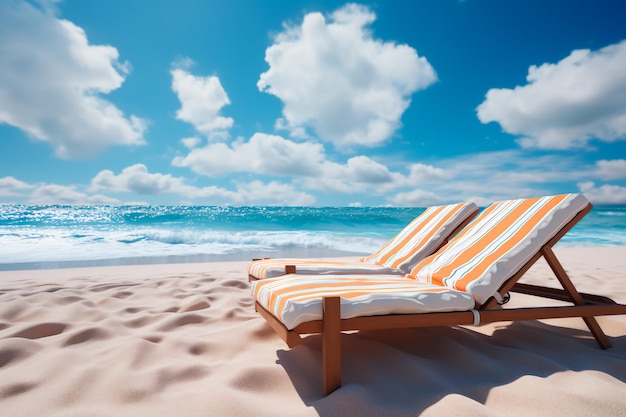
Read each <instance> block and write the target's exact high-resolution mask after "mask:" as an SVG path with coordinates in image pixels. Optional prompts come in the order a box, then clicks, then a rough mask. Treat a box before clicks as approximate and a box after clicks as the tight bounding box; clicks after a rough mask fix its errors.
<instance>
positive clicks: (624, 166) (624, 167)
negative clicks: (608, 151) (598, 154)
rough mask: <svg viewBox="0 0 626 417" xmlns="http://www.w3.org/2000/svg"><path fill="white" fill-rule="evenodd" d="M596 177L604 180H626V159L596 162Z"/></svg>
mask: <svg viewBox="0 0 626 417" xmlns="http://www.w3.org/2000/svg"><path fill="white" fill-rule="evenodd" d="M596 166H597V167H598V169H597V171H596V175H597V177H598V178H601V179H603V180H616V179H621V178H626V159H613V160H606V159H603V160H601V161H598V162H596Z"/></svg>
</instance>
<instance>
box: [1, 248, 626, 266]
mask: <svg viewBox="0 0 626 417" xmlns="http://www.w3.org/2000/svg"><path fill="white" fill-rule="evenodd" d="M611 248H626V246H622V245H601V246H597V245H596V246H589V245H581V246H576V245H572V244H564V245H562V244H557V245H556V246H555V250H562V249H565V250H568V249H575V250H591V251H595V250H602V249H605V250H607V251H613V250H615V249H611ZM617 250H619V249H617ZM368 254H369V253H365V252H350V251H341V250H336V249H328V248H319V247H290V248H281V249H272V250H258V251H252V250H250V251H242V252H235V253H225V254H208V253H207V254H194V255H166V256H137V257H128V258H108V259H89V260H68V261H41V262H15V263H0V272H2V271H22V270H47V269H70V268H90V267H107V266H131V265H138V266H141V265H168V264H188V263H191V264H193V263H214V262H249V261H251V260H252V259H256V258H348V257H349V258H355V257H362V256H367V255H368Z"/></svg>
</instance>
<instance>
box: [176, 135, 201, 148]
mask: <svg viewBox="0 0 626 417" xmlns="http://www.w3.org/2000/svg"><path fill="white" fill-rule="evenodd" d="M180 141H181V143H182V144H183V146H184V147H185V148H187V149H193V148H195V147H196V146H198V145H200V142H201V141H200V138H198V137H195V136H193V137H190V138H184V139H181V140H180Z"/></svg>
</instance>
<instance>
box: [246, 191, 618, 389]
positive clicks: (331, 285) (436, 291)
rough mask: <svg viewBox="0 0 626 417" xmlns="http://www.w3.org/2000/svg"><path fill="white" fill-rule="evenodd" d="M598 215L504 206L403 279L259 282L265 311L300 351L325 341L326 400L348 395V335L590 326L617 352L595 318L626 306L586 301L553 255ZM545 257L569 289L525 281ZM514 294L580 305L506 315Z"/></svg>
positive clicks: (578, 201)
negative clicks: (499, 325)
mask: <svg viewBox="0 0 626 417" xmlns="http://www.w3.org/2000/svg"><path fill="white" fill-rule="evenodd" d="M590 210H591V204H590V203H589V202H588V201H587V199H586V198H585V197H584V196H582V195H580V194H564V195H556V196H550V197H540V198H530V199H521V200H510V201H501V202H496V203H493V204H492V205H490V206H489V207H487V208H486V209H485V210H484V211H483V212H482V213H481V214H480V215H479V216H478V217H476V218H475V219H474V220H473V221H472V222H471V223H470V224H469V225H467V226H466V227H465V228H464V229H463V230H462V231H461V232H460V233H459V234H457V235H456V236H455V237H453V238H452V239H451V240H450V242H449V243H448V244H447V245H446V246H444V247H443V248H441V249H440V250H439V251H438V252H436V253H434V254H433V255H431V256H428V257H426V258H424V259H423V260H421V261H420V262H418V263H417V264H416V265H415V266H414V267H413V269H412V270H411V272H410V273H409V274H407V275H405V276H404V277H402V276H391V275H375V276H367V277H365V276H359V275H329V276H320V275H298V276H297V277H296V276H294V275H284V276H282V277H276V278H269V279H265V280H261V281H255V282H253V283H252V293H253V295H254V297H255V299H256V308H257V311H258V312H259V313H260V314H261V315H262V316H263V317H264V318H265V319H266V320H268V322H269V323H270V325H271V326H272V327H273V328H274V330H276V331H277V332H278V333H279V335H280V336H281V337H282V338H283V339H284V340H285V341H286V342H287V344H288V345H289V346H294V345H296V344H297V343H299V342H300V341H301V337H300V335H304V334H315V333H320V334H322V346H323V349H322V350H323V358H324V359H323V383H324V387H323V388H324V395H327V394H329V393H330V392H332V391H334V390H335V389H337V388H339V387H340V386H341V347H340V335H341V332H342V331H354V330H373V329H388V328H403V327H424V326H453V325H479V324H481V323H490V322H497V321H516V320H536V319H547V318H565V317H582V318H583V319H584V321H585V323H586V324H587V326H588V327H589V329H590V330H591V333H592V334H593V336H594V337H595V339H596V341H597V342H598V343H599V345H600V346H601V347H603V348H608V347H610V346H611V344H610V341H609V339H608V338H607V336H606V335H605V334H604V333H603V331H602V329H601V328H600V326H599V325H598V323H597V321H596V319H595V316H601V315H613V314H626V305H620V304H616V303H615V302H614V301H612V300H611V299H609V298H606V297H601V296H595V295H588V294H580V293H579V292H578V291H577V290H576V288H575V287H574V285H573V284H572V282H571V280H570V279H569V277H568V276H567V273H566V272H565V270H564V269H563V267H562V266H561V264H560V263H559V261H558V260H557V258H556V256H555V255H554V252H553V251H552V247H553V246H554V245H555V244H556V243H557V242H558V241H559V239H561V237H562V236H563V235H565V233H567V231H568V230H569V229H571V228H572V227H573V226H574V225H575V224H576V223H577V222H578V221H579V220H580V219H581V218H582V217H584V215H585V214H586V213H588V212H589V211H590ZM542 256H543V257H544V258H545V259H546V261H547V262H548V264H549V265H550V267H551V268H552V270H553V272H554V273H555V275H556V277H557V278H558V280H559V282H560V283H561V285H562V286H563V290H559V289H553V288H547V287H541V286H535V285H528V284H520V283H518V282H517V281H518V280H519V278H520V277H521V276H522V275H523V274H524V273H525V272H526V271H527V270H528V269H529V268H530V267H531V266H532V265H533V264H534V263H535V262H536V261H537V260H538V259H539V258H540V257H542ZM509 292H518V293H525V294H530V295H534V296H538V297H544V298H550V299H556V300H561V301H568V302H570V303H571V304H573V305H563V306H561V307H554V306H551V307H531V308H500V307H498V305H499V304H502V303H504V299H505V297H506V296H507V295H508V293H509ZM496 307H497V308H496Z"/></svg>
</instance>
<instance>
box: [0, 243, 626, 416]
mask: <svg viewBox="0 0 626 417" xmlns="http://www.w3.org/2000/svg"><path fill="white" fill-rule="evenodd" d="M555 252H556V253H557V255H558V256H559V259H560V260H561V262H562V263H563V265H564V267H565V269H566V270H567V271H568V273H569V274H570V276H571V278H572V280H573V282H574V283H575V284H576V286H577V287H578V289H579V290H580V291H585V292H593V293H596V294H601V295H607V296H610V297H612V298H613V299H615V300H616V301H619V302H622V303H626V272H625V271H626V247H589V248H557V249H556V250H555ZM246 267H247V262H211V263H186V264H163V265H160V264H152V265H130V266H102V267H93V268H72V269H50V270H20V271H3V272H0V416H3V417H5V416H55V417H61V416H63V417H78V416H81V417H83V416H90V417H98V416H317V415H319V416H507V417H511V416H618V415H625V414H626V316H620V317H603V318H599V322H600V324H601V325H602V327H603V329H604V330H605V332H606V333H607V334H608V335H609V337H610V340H611V342H612V343H613V348H612V349H609V350H602V349H600V348H599V347H598V346H597V344H596V343H595V341H594V340H593V338H592V337H591V336H590V334H589V333H588V332H587V330H586V327H585V326H584V324H583V322H582V320H580V319H565V320H548V321H542V322H525V323H520V322H517V323H513V324H512V323H508V322H505V323H496V324H492V325H484V326H478V327H473V326H467V327H455V328H430V329H409V330H393V331H391V330H389V331H377V332H364V333H360V334H350V335H344V336H343V339H342V343H343V358H344V364H343V366H344V368H343V375H344V386H343V387H342V388H341V389H339V390H338V391H336V392H335V393H333V394H331V395H330V396H328V397H326V398H323V397H322V395H321V348H320V347H321V345H320V339H319V337H318V336H310V337H308V338H306V340H305V341H304V343H303V344H302V345H300V346H298V347H295V348H293V349H289V348H287V346H286V345H285V344H284V343H283V342H282V340H281V339H280V338H279V337H278V336H276V335H275V333H274V332H273V331H272V330H271V329H270V327H269V326H268V325H267V324H266V322H265V321H264V320H263V319H262V318H261V317H260V316H259V315H257V314H256V313H255V311H254V307H253V299H252V297H251V295H250V290H249V284H248V282H247V278H246ZM524 281H525V282H531V283H542V284H544V285H551V286H557V281H556V278H554V275H553V274H552V272H551V271H550V270H549V268H548V267H547V265H546V264H545V263H544V262H543V261H540V262H539V263H538V264H537V265H535V266H534V267H533V268H532V269H531V270H530V271H529V272H528V274H527V275H526V277H525V278H524ZM529 303H530V304H533V303H534V304H536V303H537V301H536V300H534V299H532V298H530V297H525V296H519V295H516V296H514V298H513V299H512V301H511V304H512V305H522V304H529Z"/></svg>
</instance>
